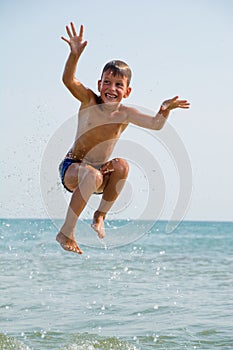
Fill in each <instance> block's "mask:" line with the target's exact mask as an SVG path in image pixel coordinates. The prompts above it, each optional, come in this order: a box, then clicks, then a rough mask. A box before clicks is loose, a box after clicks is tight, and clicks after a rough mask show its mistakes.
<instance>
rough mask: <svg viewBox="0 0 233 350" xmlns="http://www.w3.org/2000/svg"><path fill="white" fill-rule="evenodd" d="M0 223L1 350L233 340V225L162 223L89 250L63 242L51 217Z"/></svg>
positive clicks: (199, 345) (176, 347)
mask: <svg viewBox="0 0 233 350" xmlns="http://www.w3.org/2000/svg"><path fill="white" fill-rule="evenodd" d="M141 224H142V223H141V222H140V225H141ZM117 225H118V222H117V221H116V222H115V223H114V227H117ZM134 225H135V230H136V225H137V223H136V222H135V223H134ZM145 225H146V223H145ZM127 227H128V226H127ZM0 230H1V231H0V252H1V259H0V273H1V279H0V349H1V350H3V349H7V350H11V349H22V350H26V349H28V350H32V349H36V350H48V349H54V350H55V349H56V350H58V349H60V350H94V349H98V350H110V349H114V350H118V349H119V350H131V349H132V350H139V349H142V350H147V349H148V350H149V349H163V350H165V349H173V350H182V349H200V350H205V349H207V350H214V349H222V350H223V349H232V348H233V288H232V287H233V223H221V222H182V223H181V224H180V225H179V226H178V227H177V228H176V230H174V231H173V232H172V233H171V234H167V233H166V223H165V222H157V223H154V225H152V226H151V228H150V230H149V232H147V233H145V234H144V235H143V236H142V237H140V239H138V240H135V238H134V239H133V240H132V242H131V243H130V242H129V243H128V244H124V245H122V246H120V244H119V246H118V247H116V248H114V249H110V247H109V246H108V245H101V244H99V246H98V245H96V246H95V247H93V246H92V247H89V246H88V244H87V245H83V246H82V245H81V247H82V249H83V250H84V254H83V255H82V256H80V255H76V254H74V253H69V252H65V251H64V250H62V249H61V247H60V246H59V245H58V244H57V243H56V241H55V236H56V233H57V227H56V225H54V223H53V222H52V221H50V220H5V219H2V220H1V221H0ZM133 231H134V230H133V225H131V226H130V230H129V231H128V232H127V231H126V233H127V235H128V237H129V241H130V236H131V235H133ZM90 232H91V234H93V235H95V233H94V231H93V232H92V230H91V229H90ZM114 232H115V234H116V237H117V229H115V231H114ZM119 239H120V238H119Z"/></svg>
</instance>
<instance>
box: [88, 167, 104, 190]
mask: <svg viewBox="0 0 233 350" xmlns="http://www.w3.org/2000/svg"><path fill="white" fill-rule="evenodd" d="M87 177H88V179H89V180H90V181H91V182H92V183H94V184H95V186H96V188H99V187H100V186H101V185H102V183H103V175H102V174H101V172H100V171H99V170H96V169H94V168H93V169H89V171H88V174H87Z"/></svg>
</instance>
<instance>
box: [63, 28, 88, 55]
mask: <svg viewBox="0 0 233 350" xmlns="http://www.w3.org/2000/svg"><path fill="white" fill-rule="evenodd" d="M83 31H84V27H83V25H81V26H80V30H79V35H77V32H76V28H75V25H74V23H73V22H71V23H70V27H69V26H68V25H67V26H66V32H67V34H68V36H69V39H67V38H65V37H64V36H62V37H61V38H62V40H64V41H65V42H67V43H68V44H69V46H70V50H71V52H72V53H73V54H75V55H81V53H82V52H83V50H84V49H85V47H86V45H87V41H83Z"/></svg>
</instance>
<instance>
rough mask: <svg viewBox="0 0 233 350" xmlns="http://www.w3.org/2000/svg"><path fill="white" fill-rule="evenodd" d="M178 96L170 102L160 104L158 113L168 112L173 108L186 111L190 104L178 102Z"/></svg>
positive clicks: (185, 101)
mask: <svg viewBox="0 0 233 350" xmlns="http://www.w3.org/2000/svg"><path fill="white" fill-rule="evenodd" d="M178 98H179V96H175V97H173V98H171V99H170V100H166V101H164V102H163V103H162V105H161V108H160V111H161V112H168V111H171V110H172V109H175V108H184V109H188V108H189V107H190V103H189V102H188V101H187V100H178Z"/></svg>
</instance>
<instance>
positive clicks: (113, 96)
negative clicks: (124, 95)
mask: <svg viewBox="0 0 233 350" xmlns="http://www.w3.org/2000/svg"><path fill="white" fill-rule="evenodd" d="M106 96H107V97H109V98H116V97H117V96H116V95H110V94H106Z"/></svg>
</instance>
